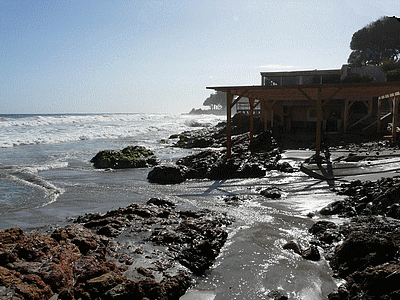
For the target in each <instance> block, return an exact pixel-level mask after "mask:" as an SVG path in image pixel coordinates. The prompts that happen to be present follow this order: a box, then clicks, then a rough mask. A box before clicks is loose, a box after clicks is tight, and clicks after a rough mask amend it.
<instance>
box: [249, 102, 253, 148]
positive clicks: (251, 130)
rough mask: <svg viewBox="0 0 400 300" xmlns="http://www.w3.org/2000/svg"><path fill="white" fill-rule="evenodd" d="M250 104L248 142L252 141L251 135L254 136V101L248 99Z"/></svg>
mask: <svg viewBox="0 0 400 300" xmlns="http://www.w3.org/2000/svg"><path fill="white" fill-rule="evenodd" d="M249 104H250V142H252V141H253V134H254V116H253V114H254V99H253V98H249Z"/></svg>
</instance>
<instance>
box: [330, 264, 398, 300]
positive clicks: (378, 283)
mask: <svg viewBox="0 0 400 300" xmlns="http://www.w3.org/2000/svg"><path fill="white" fill-rule="evenodd" d="M399 282H400V265H398V264H395V263H389V264H383V265H378V266H374V267H368V268H366V269H364V270H363V271H356V272H354V273H353V274H352V275H350V276H349V277H348V278H347V282H346V283H345V284H344V285H342V286H340V287H339V289H338V291H337V292H334V293H331V294H330V295H329V296H328V297H329V299H332V300H336V299H337V300H344V299H400V298H399V297H400V286H399Z"/></svg>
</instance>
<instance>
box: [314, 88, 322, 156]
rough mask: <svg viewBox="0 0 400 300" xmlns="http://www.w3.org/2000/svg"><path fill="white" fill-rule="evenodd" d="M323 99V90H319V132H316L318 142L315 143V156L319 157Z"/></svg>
mask: <svg viewBox="0 0 400 300" xmlns="http://www.w3.org/2000/svg"><path fill="white" fill-rule="evenodd" d="M322 117H323V116H322V99H321V88H319V89H318V96H317V132H316V141H315V154H316V156H319V155H320V153H321V140H322V134H321V131H322V130H321V125H322Z"/></svg>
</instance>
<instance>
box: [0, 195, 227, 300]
mask: <svg viewBox="0 0 400 300" xmlns="http://www.w3.org/2000/svg"><path fill="white" fill-rule="evenodd" d="M231 222H232V220H231V219H229V218H227V217H226V216H225V215H221V214H216V213H213V212H210V211H180V210H176V209H175V205H174V203H172V202H170V201H166V200H163V199H156V198H153V199H151V200H149V204H148V205H139V204H132V205H130V206H128V207H126V208H119V209H116V210H112V211H109V212H107V213H105V214H99V213H93V214H86V215H83V216H80V217H78V218H76V219H75V221H74V223H75V224H73V225H69V226H67V227H65V228H60V229H56V230H54V231H53V232H52V233H51V234H50V235H46V234H41V233H24V232H23V231H22V230H21V229H19V228H11V229H7V230H4V231H0V298H1V299H15V300H17V299H32V300H36V299H38V300H39V299H41V300H42V299H50V298H51V299H52V300H56V299H165V300H167V299H179V297H180V296H181V295H183V294H184V293H185V291H186V290H187V289H188V288H189V286H190V285H191V283H192V280H193V278H192V276H191V274H192V273H191V272H193V273H195V274H200V275H201V274H203V273H204V271H206V270H207V269H209V268H210V266H211V265H212V263H213V261H214V260H215V258H216V257H217V255H218V254H219V251H220V249H221V247H222V246H223V244H224V243H225V241H226V238H227V233H226V231H225V230H224V227H225V226H226V225H229V224H230V223H231Z"/></svg>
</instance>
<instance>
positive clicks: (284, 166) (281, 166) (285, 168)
mask: <svg viewBox="0 0 400 300" xmlns="http://www.w3.org/2000/svg"><path fill="white" fill-rule="evenodd" d="M276 169H277V170H278V171H281V172H285V173H293V172H294V168H293V167H292V166H291V165H290V164H289V163H288V162H283V163H278V164H276Z"/></svg>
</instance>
